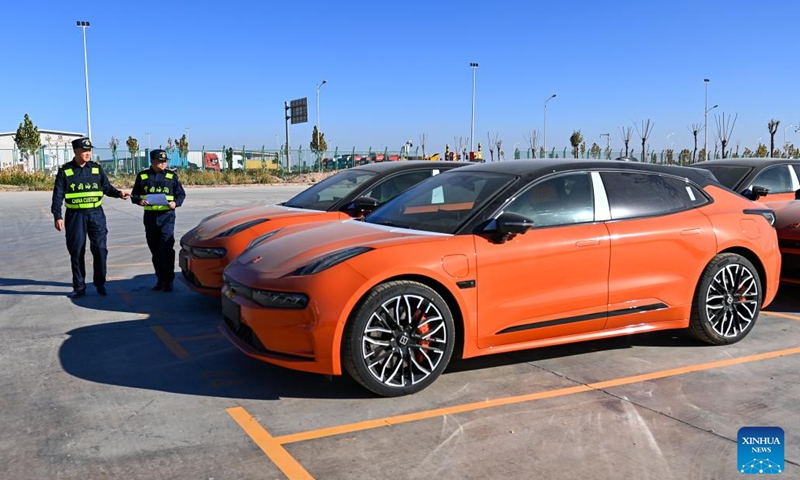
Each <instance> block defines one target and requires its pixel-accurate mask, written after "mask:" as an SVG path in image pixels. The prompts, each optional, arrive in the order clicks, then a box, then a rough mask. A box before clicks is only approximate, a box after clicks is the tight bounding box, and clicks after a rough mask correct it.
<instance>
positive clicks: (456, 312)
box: [336, 274, 464, 371]
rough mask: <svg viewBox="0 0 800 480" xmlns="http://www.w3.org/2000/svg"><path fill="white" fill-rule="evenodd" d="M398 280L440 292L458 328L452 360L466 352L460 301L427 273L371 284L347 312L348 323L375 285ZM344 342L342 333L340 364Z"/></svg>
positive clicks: (342, 330)
mask: <svg viewBox="0 0 800 480" xmlns="http://www.w3.org/2000/svg"><path fill="white" fill-rule="evenodd" d="M398 280H407V281H412V282H417V283H420V284H422V285H425V286H426V287H428V288H430V289H432V290H433V291H435V292H436V293H438V294H439V295H440V296H441V297H442V298H443V299H444V301H445V303H447V307H448V308H449V309H450V314H451V315H452V316H453V325H454V326H455V329H456V332H455V339H454V340H455V344H454V345H453V356H452V357H451V359H450V360H451V361H452V360H453V359H460V358H461V357H462V355H463V352H464V315H463V313H462V312H461V307H460V306H459V304H458V301H457V300H456V298H455V296H454V295H453V293H452V292H451V291H450V289H448V288H447V287H446V286H445V285H444V284H442V283H441V282H439V281H438V280H436V279H434V278H431V277H428V276H425V275H419V274H404V275H396V276H394V277H389V278H385V279H383V280H381V281H379V282H376V283H375V284H373V285H371V286H370V287H369V288H367V289H366V290H365V291H364V293H363V294H362V295H361V297H360V298H359V299H358V301H356V302H355V304H354V305H353V308H351V309H350V312H349V313H348V314H347V321H346V324H348V323H350V322H352V321H353V318H354V316H355V315H356V314H357V312H358V310H359V308H360V307H361V305H363V304H364V302H365V301H366V299H367V297H368V296H369V294H370V292H372V290H373V289H374V288H375V287H377V286H378V285H382V284H384V283H388V282H395V281H398ZM346 324H345V325H343V326H342V328H341V329H340V331H341V332H344V329H345V326H346ZM344 342H345V336H344V335H343V334H342V335H341V336H340V339H339V355H338V358H337V359H336V361H337V362H339V365H340V366H341V362H342V352H343V351H344ZM343 370H344V369H342V371H343Z"/></svg>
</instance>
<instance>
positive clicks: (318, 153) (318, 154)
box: [317, 79, 328, 169]
mask: <svg viewBox="0 0 800 480" xmlns="http://www.w3.org/2000/svg"><path fill="white" fill-rule="evenodd" d="M326 83H328V81H327V80H325V79H323V80H322V82H320V84H319V85H317V160H318V161H319V164H320V165H319V166H320V169H321V168H322V159H321V158H320V146H319V135H320V132H319V129H320V128H321V127H320V124H319V89H320V88H322V86H323V85H325V84H326Z"/></svg>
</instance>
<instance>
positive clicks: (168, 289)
mask: <svg viewBox="0 0 800 480" xmlns="http://www.w3.org/2000/svg"><path fill="white" fill-rule="evenodd" d="M164 291H165V292H171V291H172V282H169V283H165V284H164Z"/></svg>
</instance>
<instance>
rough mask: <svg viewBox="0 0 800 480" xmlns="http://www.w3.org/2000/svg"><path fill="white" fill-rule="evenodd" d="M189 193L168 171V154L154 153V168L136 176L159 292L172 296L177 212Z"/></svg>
mask: <svg viewBox="0 0 800 480" xmlns="http://www.w3.org/2000/svg"><path fill="white" fill-rule="evenodd" d="M185 198H186V192H184V190H183V186H182V185H181V182H180V181H179V180H178V174H177V173H175V172H174V171H173V170H169V169H168V168H167V152H165V151H164V150H153V151H151V152H150V168H148V169H147V170H142V171H141V172H139V173H138V174H137V175H136V182H135V183H134V184H133V191H132V192H131V201H132V202H133V203H135V204H136V205H141V206H142V207H144V231H145V237H146V238H147V247H148V248H149V249H150V253H151V254H152V259H153V268H155V271H156V278H157V281H156V285H155V286H154V287H153V288H152V290H153V291H156V292H160V291H163V292H171V291H172V288H173V286H172V283H173V282H174V281H175V209H176V208H178V207H180V206H181V205H183V200H184V199H185Z"/></svg>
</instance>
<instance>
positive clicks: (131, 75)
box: [0, 0, 800, 158]
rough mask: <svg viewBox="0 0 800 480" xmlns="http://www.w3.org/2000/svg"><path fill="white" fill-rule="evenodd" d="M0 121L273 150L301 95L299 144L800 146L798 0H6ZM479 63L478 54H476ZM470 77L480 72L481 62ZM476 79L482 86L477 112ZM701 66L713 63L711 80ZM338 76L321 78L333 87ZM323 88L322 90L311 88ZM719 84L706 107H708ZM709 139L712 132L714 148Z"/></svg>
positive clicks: (8, 126)
mask: <svg viewBox="0 0 800 480" xmlns="http://www.w3.org/2000/svg"><path fill="white" fill-rule="evenodd" d="M0 4H2V12H3V14H2V15H3V18H4V19H5V20H6V21H4V22H3V27H2V28H0V52H2V53H1V54H0V55H2V57H3V61H2V66H3V70H4V72H3V74H1V75H0V132H9V131H11V132H13V131H16V129H17V127H18V126H19V123H20V122H21V121H22V119H23V116H24V115H25V114H26V113H28V114H29V115H30V117H31V119H32V120H33V122H34V123H35V124H36V125H37V126H38V127H39V129H40V130H41V129H47V130H63V131H70V132H86V131H87V121H86V120H87V119H86V92H85V83H84V81H85V78H84V61H83V36H82V30H81V29H80V28H78V27H77V26H76V21H77V20H85V21H89V22H90V23H91V26H90V27H89V28H88V29H86V44H87V57H88V78H89V94H90V105H91V110H90V112H91V125H92V140H93V142H94V143H95V145H96V146H101V147H102V146H107V145H108V143H109V141H110V140H111V137H112V136H113V137H116V138H118V139H120V144H121V145H124V142H125V139H127V138H128V136H133V137H135V138H137V139H138V140H139V144H140V146H142V147H147V146H148V133H149V138H150V140H149V141H150V146H152V148H156V147H157V146H158V145H166V141H167V138H170V137H171V138H176V137H180V136H181V135H183V134H187V137H188V140H189V144H190V148H191V149H193V150H194V149H200V148H201V147H205V148H206V149H216V148H220V147H221V146H223V145H226V146H230V145H235V146H237V147H239V146H245V147H246V148H248V149H250V148H252V149H260V148H261V147H262V146H263V147H265V148H267V149H275V148H279V145H280V144H283V143H284V142H285V122H284V102H286V101H290V100H293V99H298V98H303V97H307V98H308V123H304V124H296V125H291V126H290V145H291V146H292V148H296V147H297V146H298V145H300V144H302V145H303V147H304V148H308V144H309V142H310V141H311V136H312V130H313V127H314V125H315V123H317V112H319V119H320V122H319V123H320V125H321V131H322V132H323V133H324V134H325V138H326V140H327V143H328V147H329V149H330V150H333V149H334V148H335V147H338V148H339V150H340V151H341V150H347V151H349V150H351V149H353V148H355V149H356V150H367V149H369V148H372V149H373V150H380V151H382V150H384V149H386V148H388V149H389V150H390V151H397V150H399V149H400V147H401V145H403V144H404V143H405V142H406V141H410V142H411V143H412V144H413V145H414V146H415V147H417V146H419V144H420V142H421V137H422V136H423V135H424V136H425V137H426V139H427V140H426V153H428V154H430V153H434V152H441V153H443V152H444V148H445V144H450V147H451V148H453V146H454V144H455V143H457V139H458V138H462V139H463V141H464V143H466V144H469V138H470V135H471V131H472V132H474V136H473V142H474V144H475V147H477V143H478V142H481V143H482V144H483V150H484V152H486V151H487V143H488V141H489V140H488V139H489V138H492V139H494V138H497V139H499V140H501V141H503V150H504V151H505V152H506V155H507V157H509V158H510V157H511V153H510V152H513V150H514V147H518V148H520V149H525V148H527V146H528V143H527V141H526V138H527V137H528V136H529V134H530V132H531V131H532V130H538V132H539V137H540V144H541V137H542V129H543V126H544V124H545V119H544V117H545V115H544V110H545V108H544V103H545V100H546V99H547V98H548V97H550V96H551V95H552V94H556V95H557V96H556V97H555V98H553V99H552V100H550V101H549V102H548V103H547V108H546V111H547V113H546V139H547V145H548V147H549V148H552V147H556V148H558V149H562V148H564V147H569V137H570V135H571V134H572V132H573V131H575V130H580V131H581V133H582V135H583V136H584V139H585V141H586V143H587V147H589V146H591V144H592V143H597V144H598V145H600V146H601V147H605V145H606V142H607V140H609V137H607V136H601V135H602V134H604V133H608V134H610V146H611V148H612V149H613V150H615V151H616V150H619V149H621V148H623V144H622V135H621V129H623V128H628V127H630V128H632V132H633V135H632V137H633V138H632V141H631V146H632V147H633V146H636V148H637V150H640V149H641V141H640V139H639V137H638V135H637V128H638V129H639V130H641V129H642V124H643V122H644V121H646V120H648V119H649V120H650V122H651V124H652V132H651V134H650V137H649V140H648V144H649V146H650V148H651V149H654V150H661V149H665V148H674V149H676V150H679V149H682V148H689V149H692V148H693V137H692V134H691V133H690V132H689V128H690V127H691V126H692V125H693V124H696V125H699V126H700V127H702V126H703V124H704V113H705V109H706V105H708V107H713V106H714V105H719V106H718V107H717V108H715V109H713V110H711V111H710V112H709V116H708V142H709V150H711V151H712V152H713V144H714V139H715V138H716V136H717V128H718V118H719V117H720V116H721V115H723V114H724V115H725V116H726V119H727V120H728V123H729V124H730V122H731V121H732V119H733V118H735V123H734V125H733V132H732V134H731V135H730V139H731V142H730V143H731V146H734V147H735V145H736V144H737V143H738V144H739V145H740V148H741V150H744V148H745V147H749V148H751V149H753V150H754V149H755V147H756V146H757V142H759V141H760V142H761V143H765V144H767V145H769V131H768V130H767V123H768V122H769V121H770V119H776V120H780V122H781V123H780V126H779V129H778V133H777V135H776V136H775V143H776V146H781V145H782V144H783V137H784V135H786V140H787V141H789V142H793V143H795V144H800V138H798V137H800V133H796V132H795V128H796V127H794V126H792V125H800V96H798V95H797V94H796V91H797V89H798V88H799V87H800V83H798V80H797V79H798V73H799V72H798V70H799V69H800V62H798V56H799V55H800V54H799V53H798V46H799V44H800V42H798V40H797V33H796V28H795V27H794V26H795V24H796V23H797V21H798V18H800V2H793V1H790V0H784V1H775V0H765V1H761V2H755V1H749V2H736V3H733V2H730V1H718V0H709V1H697V0H694V1H688V0H672V1H661V0H654V1H645V2H642V1H637V2H632V1H617V0H608V1H602V2H601V1H593V0H574V1H571V2H564V1H546V0H539V1H531V0H521V1H517V0H513V1H506V0H497V1H493V2H476V1H449V0H447V1H430V0H429V1H418V0H406V1H402V2H360V1H359V2H352V1H344V2H330V1H328V2H319V1H315V0H308V1H304V2H300V1H294V2H287V1H277V2H276V1H242V0H228V1H225V2H200V1H194V2H190V1H170V0H161V1H151V0H141V1H136V2H130V1H124V0H120V1H115V2H109V1H107V0H106V1H81V0H74V1H70V2H63V1H53V0H42V1H39V2H34V3H31V2H15V1H12V0H0ZM471 62H476V63H478V65H479V66H478V68H477V69H475V70H473V69H472V68H471V67H470V63H471ZM473 73H474V77H473ZM473 78H474V80H475V82H474V93H475V104H474V105H475V108H474V130H472V129H471V122H472V98H473ZM704 79H709V80H710V81H709V82H708V83H705V82H704ZM323 80H326V83H325V84H324V85H322V86H321V87H319V90H318V85H320V83H321V82H322V81H323ZM317 91H319V100H320V101H319V104H317V99H316V97H317ZM706 92H708V103H707V104H706ZM703 140H704V135H703V134H702V133H701V134H700V135H699V146H698V148H702V145H703Z"/></svg>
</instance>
